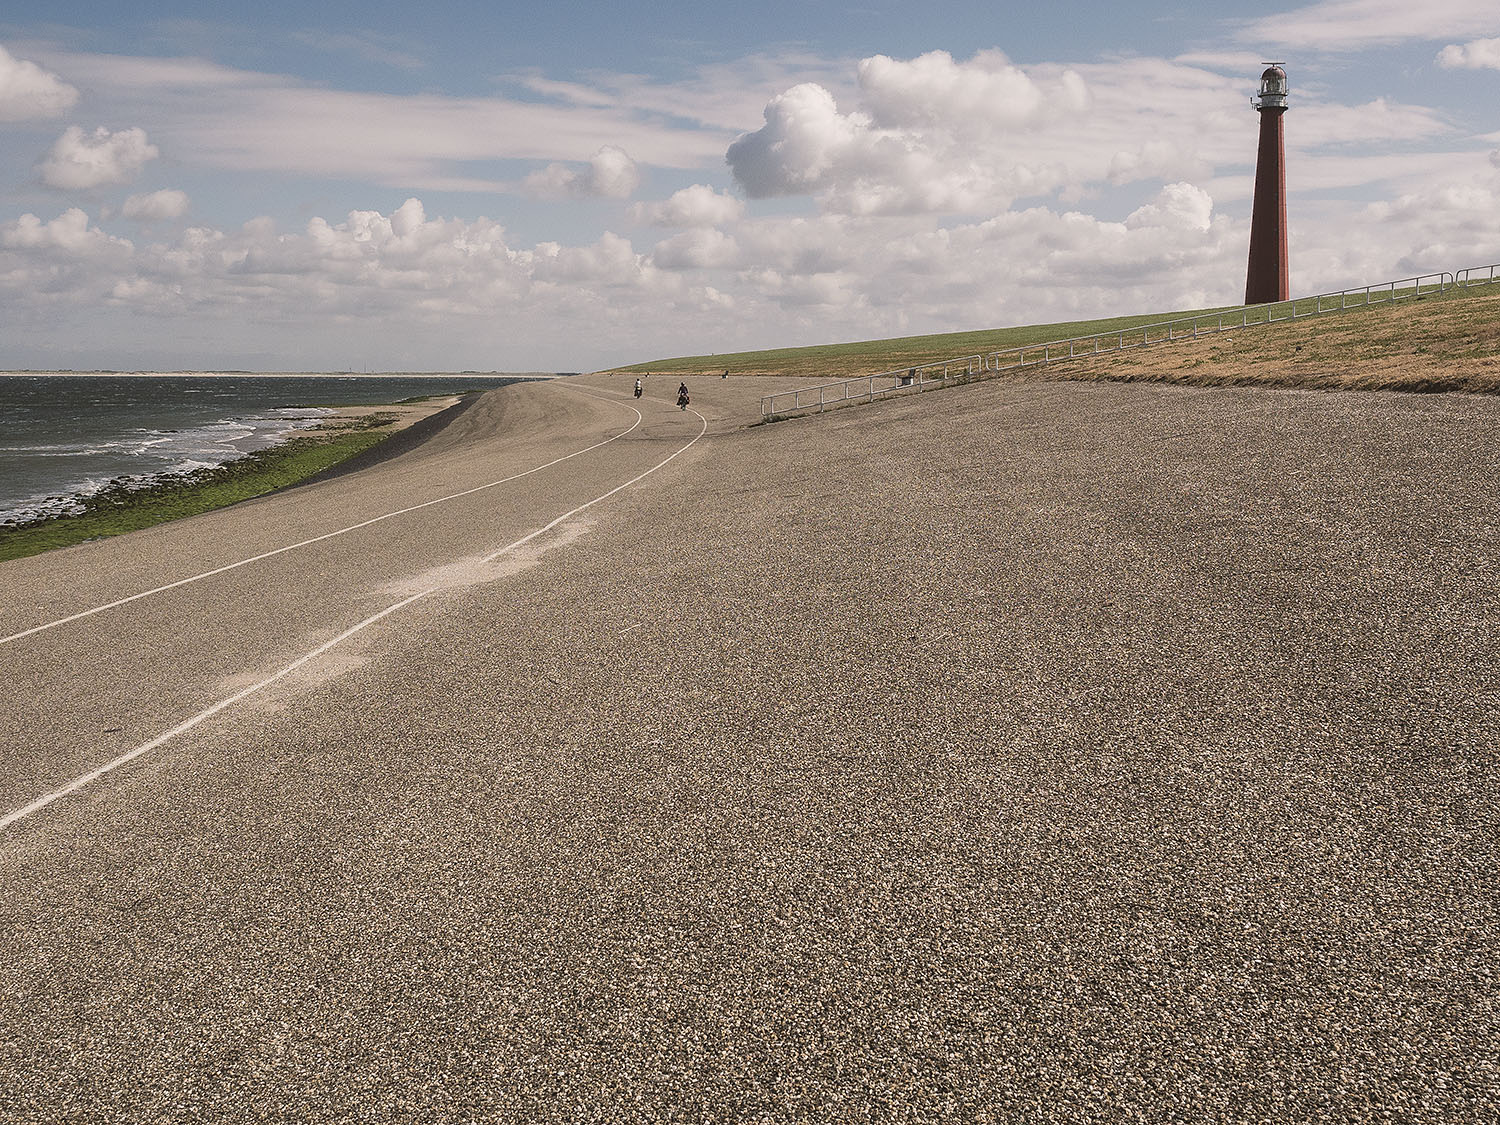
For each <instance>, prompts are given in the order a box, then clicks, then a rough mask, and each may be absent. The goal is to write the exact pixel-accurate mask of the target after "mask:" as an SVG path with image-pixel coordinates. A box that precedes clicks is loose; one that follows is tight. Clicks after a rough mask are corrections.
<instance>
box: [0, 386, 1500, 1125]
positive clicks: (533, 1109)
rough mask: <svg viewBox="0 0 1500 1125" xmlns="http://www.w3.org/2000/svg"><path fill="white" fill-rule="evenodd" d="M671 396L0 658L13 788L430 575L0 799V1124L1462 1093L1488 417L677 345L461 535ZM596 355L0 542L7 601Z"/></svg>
mask: <svg viewBox="0 0 1500 1125" xmlns="http://www.w3.org/2000/svg"><path fill="white" fill-rule="evenodd" d="M650 382H651V383H652V384H654V383H655V382H656V380H651V381H650ZM662 382H663V384H664V385H663V386H662V387H660V388H658V387H655V386H654V385H653V386H649V387H648V393H647V396H646V398H645V399H644V400H642V403H641V404H640V409H641V412H642V415H643V420H642V422H641V424H640V425H639V426H636V427H635V428H634V429H633V430H631V431H630V432H629V433H626V434H625V436H623V437H619V438H618V439H617V440H615V441H613V442H611V443H610V444H608V445H605V446H602V447H601V448H599V449H597V450H594V451H592V452H590V453H587V454H583V455H581V456H579V457H576V458H573V459H572V460H569V461H565V462H562V463H561V464H558V465H556V466H553V467H552V468H549V469H546V470H543V471H540V472H537V473H535V474H532V475H530V476H527V477H524V478H522V479H520V480H518V481H515V482H513V483H511V484H508V485H503V486H496V487H494V488H491V489H487V490H484V491H481V492H477V493H474V494H472V495H470V496H468V497H465V498H461V499H457V500H453V501H449V502H445V503H443V504H437V505H432V506H430V507H427V508H424V509H420V510H418V511H416V512H412V513H408V514H406V515H403V516H400V517H394V518H392V519H389V520H385V521H382V522H380V523H376V524H373V525H371V526H369V527H367V528H365V529H362V530H359V531H355V532H350V533H348V534H345V535H342V536H339V537H336V538H333V539H330V540H325V541H323V542H321V543H318V544H315V545H312V546H309V547H306V548H302V549H299V550H296V551H291V552H287V553H285V554H282V555H278V556H275V557H273V558H270V559H266V560H262V561H260V562H257V563H254V564H250V565H247V566H244V567H241V568H238V569H235V570H233V571H229V572H226V573H225V574H223V575H220V576H217V577H212V578H207V579H204V580H202V581H199V582H196V583H191V584H188V585H185V586H182V587H179V588H177V589H175V590H171V591H167V592H164V593H161V594H158V595H154V596H152V597H149V598H143V599H139V600H137V601H134V602H131V603H128V604H127V605H125V606H122V607H119V608H117V609H114V610H109V611H106V612H103V613H99V614H96V615H93V616H90V617H87V618H82V619H79V620H77V621H73V622H71V623H69V624H66V625H62V626H58V627H56V628H52V629H48V630H46V631H43V632H40V633H36V634H33V635H31V636H28V637H24V638H21V639H18V640H15V641H12V642H9V643H5V644H0V684H3V685H4V686H3V690H4V692H5V695H4V708H3V712H0V739H3V746H4V752H3V760H0V813H3V812H4V811H7V810H11V809H15V808H18V807H20V806H23V805H25V804H26V803H27V802H29V801H31V800H33V799H34V798H36V797H38V796H40V795H41V794H43V793H45V792H48V791H50V790H52V789H55V788H57V787H58V786H60V785H63V784H65V783H66V782H67V781H69V780H70V779H72V778H73V777H75V776H77V775H79V774H81V773H84V772H86V771H88V770H90V769H93V768H96V767H97V766H99V765H101V764H103V763H104V762H106V761H108V760H109V759H111V758H112V757H114V756H115V755H117V754H120V753H123V752H125V751H127V750H129V749H130V748H131V747H133V746H138V745H141V744H144V743H145V742H147V741H148V740H150V739H152V738H155V737H156V736H158V735H160V734H162V733H163V732H165V731H167V730H169V729H170V728H172V727H173V726H174V725H176V724H177V723H180V722H182V721H183V720H184V719H187V718H189V717H191V716H193V715H195V714H197V713H199V712H201V711H202V710H203V709H204V708H206V707H208V706H210V705H212V704H213V703H215V702H216V701H218V700H220V699H223V698H226V697H228V696H229V695H231V694H233V693H234V692H235V691H237V690H239V689H241V688H243V687H245V686H247V685H250V684H253V683H255V682H257V681H258V680H260V679H263V678H264V677H266V676H268V675H270V674H271V673H272V672H274V671H275V670H276V669H278V668H280V667H283V666H285V665H286V664H287V663H288V662H289V661H291V660H293V659H295V658H296V657H298V656H300V655H302V654H304V653H306V652H309V651H311V650H312V649H313V648H314V647H316V646H317V645H319V644H321V643H323V642H325V641H327V640H329V639H331V638H333V637H335V636H337V635H338V634H339V633H341V632H342V631H343V630H346V629H348V628H350V627H351V626H353V625H355V624H356V623H358V622H359V621H361V620H363V619H365V618H367V617H369V616H370V615H372V614H374V613H376V612H378V611H380V610H381V609H384V608H386V607H388V606H390V605H392V604H394V603H395V602H397V601H398V600H399V599H401V598H403V597H405V596H407V595H408V594H411V593H415V592H419V591H421V590H422V589H425V588H430V587H431V586H433V585H437V586H439V587H440V588H439V589H438V591H437V592H436V593H434V594H432V595H430V596H428V597H426V598H423V599H421V600H419V601H417V602H414V603H413V604H411V605H409V606H407V607H405V608H404V609H402V610H399V611H397V612H395V613H393V614H391V615H390V616H389V617H387V618H385V619H382V620H381V621H380V622H378V623H376V624H374V625H372V626H370V627H369V628H368V629H366V630H365V631H363V632H361V633H359V634H358V635H356V636H354V637H352V638H350V639H349V640H348V641H346V642H344V643H342V644H340V645H339V646H337V647H336V648H334V649H332V650H331V651H330V652H328V653H327V654H326V655H325V656H323V657H320V658H319V659H317V660H315V661H312V662H310V663H309V664H307V665H306V666H305V667H304V668H302V669H300V670H298V671H296V672H294V673H292V674H291V675H288V676H287V677H286V678H284V679H282V680H280V681H278V682H276V683H274V684H272V685H270V686H268V687H266V688H264V689H263V690H262V691H260V692H258V693H257V694H255V695H252V696H250V697H248V698H246V699H245V700H243V701H241V702H239V703H237V704H235V705H234V706H232V707H229V708H226V709H224V710H223V711H221V712H219V713H218V714H215V715H213V716H212V717H211V718H209V719H207V720H205V721H204V722H202V723H200V724H199V725H198V726H196V727H194V728H193V729H191V730H190V731H187V732H185V733H183V734H182V735H180V736H178V737H176V738H174V739H172V740H170V741H168V742H167V743H165V744H164V745H162V746H160V747H159V748H157V749H155V750H153V751H151V752H150V753H148V754H146V755H144V756H142V757H140V758H138V759H137V760H135V761H134V762H132V763H130V764H129V765H127V766H124V767H121V768H120V769H118V770H116V771H115V772H113V773H110V774H108V775H106V776H104V777H102V778H100V779H99V780H97V781H96V782H94V783H93V784H92V785H90V786H88V787H87V788H85V789H83V790H81V791H80V792H77V793H74V794H72V795H70V796H67V797H64V798H62V799H60V800H58V801H57V802H55V803H54V804H51V805H49V806H47V807H46V808H44V809H42V810H40V811H38V812H36V813H35V814H34V815H31V816H29V817H27V818H26V819H24V820H21V821H18V822H16V823H14V824H12V825H11V826H10V827H9V828H8V829H6V830H5V831H4V833H3V834H0V928H3V933H0V1120H4V1121H7V1122H11V1121H15V1122H22V1121H24V1122H58V1121H78V1122H116V1121H119V1122H189V1121H223V1122H237V1121H296V1122H342V1121H351V1122H398V1121H399V1122H468V1121H496V1122H531V1121H545V1122H617V1121H621V1122H624V1121H628V1122H673V1121H680V1122H698V1121H702V1122H710V1121H712V1122H783V1121H817V1122H845V1121H849V1122H929V1121H930V1122H948V1121H952V1122H1012V1121H1014V1122H1092V1121H1145V1122H1178V1121H1180V1122H1201V1121H1223V1122H1250V1121H1256V1122H1259V1121H1272V1122H1292V1121H1297V1122H1301V1121H1327V1122H1363V1121H1381V1122H1477V1121H1485V1120H1490V1121H1492V1120H1496V1119H1497V1117H1500V1057H1497V1042H1500V1035H1497V1032H1500V1028H1497V1023H1500V1010H1497V1005H1496V997H1497V984H1500V980H1497V953H1500V950H1497V941H1496V936H1497V916H1496V915H1497V906H1496V903H1497V893H1496V892H1497V890H1500V888H1497V875H1496V872H1497V866H1496V861H1497V856H1496V839H1497V816H1496V807H1495V792H1496V787H1495V781H1496V747H1497V745H1500V718H1497V716H1500V671H1497V669H1500V630H1497V625H1500V594H1497V581H1496V580H1497V577H1500V567H1497V554H1500V547H1497V536H1496V525H1497V522H1500V449H1497V442H1496V438H1497V435H1500V399H1496V398H1483V397H1466V396H1458V395H1431V396H1414V395H1413V396H1403V395H1394V394H1361V393H1344V394H1319V393H1298V392H1284V391H1266V390H1246V389H1212V390H1198V389H1184V388H1169V387H1147V386H1139V385H1134V386H1121V385H1112V384H1060V383H1044V382H1035V383H1031V382H1019V383H1007V382H999V381H996V382H989V383H984V384H981V385H978V386H974V387H969V388H961V389H956V390H953V391H946V392H939V393H936V394H929V395H924V396H922V397H921V398H919V399H904V400H900V401H893V402H888V403H883V404H879V405H876V406H871V407H858V408H854V409H849V410H841V411H838V412H836V413H832V414H829V415H825V416H822V417H811V418H803V419H797V420H793V421H787V422H781V423H776V424H774V425H769V426H753V427H752V426H748V425H747V423H748V422H750V421H753V420H754V419H755V418H756V417H758V410H757V404H756V399H757V397H758V395H759V394H760V393H762V392H763V391H764V390H766V389H769V387H768V384H767V383H764V382H758V381H754V380H734V379H731V380H728V381H721V380H701V381H692V383H693V397H694V402H693V407H694V409H695V410H700V411H702V413H703V415H704V416H705V417H706V418H707V420H708V422H709V423H710V425H709V430H708V433H707V435H706V436H705V437H704V438H703V439H702V440H701V441H699V442H698V443H697V444H696V445H693V446H692V447H691V448H689V449H688V451H687V452H686V453H684V454H683V455H682V456H680V457H679V458H678V459H677V460H674V461H672V462H671V463H669V464H667V465H665V466H664V467H663V468H661V469H660V470H659V471H658V472H656V473H654V474H653V475H651V476H649V477H647V478H645V479H644V480H642V481H640V482H639V483H638V484H636V485H633V486H631V487H630V488H627V489H625V490H623V491H621V492H619V493H618V494H616V495H615V496H613V497H611V498H609V499H608V500H606V501H603V502H601V503H600V504H597V505H595V506H594V507H592V508H590V509H588V510H587V511H586V512H584V513H583V514H581V515H580V516H578V517H577V518H576V519H574V520H571V521H569V522H567V523H565V524H564V525H563V526H562V527H559V528H558V529H556V530H555V531H554V532H552V533H550V534H549V536H548V537H546V538H544V539H542V540H538V541H536V542H534V543H532V544H530V545H529V546H528V547H527V548H525V549H524V550H523V551H521V552H513V553H512V554H510V555H507V556H504V557H502V558H500V559H498V560H496V561H495V562H494V563H493V564H484V563H481V562H479V561H477V560H478V559H480V558H482V557H483V556H484V555H485V554H487V553H488V552H491V551H494V550H498V549H499V548H500V547H502V546H504V545H505V544H507V543H510V542H512V541H514V540H515V539H517V538H519V537H521V536H522V535H525V534H527V533H528V532H529V531H531V530H535V529H536V528H538V527H541V526H543V525H544V524H546V523H547V522H549V521H550V520H552V519H554V518H555V517H557V516H559V515H561V514H563V513H565V512H567V511H569V510H570V509H572V508H574V507H575V506H577V505H580V504H582V503H584V502H585V501H587V500H589V499H592V498H593V497H596V496H599V495H600V494H602V493H604V492H605V491H607V490H608V489H610V488H613V487H614V486H616V485H618V484H620V483H623V482H624V481H626V480H628V479H630V478H631V477H633V476H635V475H636V474H638V473H640V472H643V471H645V470H646V469H647V468H649V467H650V466H651V465H653V464H656V463H658V462H660V461H661V460H662V459H663V458H665V457H666V456H668V455H669V454H670V453H672V452H673V451H674V450H676V449H680V448H682V446H683V445H685V444H686V443H687V442H688V441H689V440H691V438H692V437H693V435H694V434H695V433H696V432H697V431H698V429H699V428H700V426H701V423H700V422H699V421H698V418H697V417H696V416H695V415H693V414H690V413H686V412H680V411H677V410H676V409H674V408H673V407H672V406H671V404H670V399H669V397H668V395H669V392H670V391H675V387H669V386H667V385H665V384H666V383H667V382H668V381H667V380H662ZM673 382H675V380H673ZM629 385H630V384H629V383H628V382H625V381H622V380H618V379H617V380H609V379H606V378H603V377H589V378H583V379H577V380H573V379H570V380H563V381H557V382H554V383H549V384H530V385H523V386H517V387H509V388H505V389H503V390H500V391H496V392H492V393H490V394H489V395H487V396H485V398H484V399H482V400H481V401H480V402H479V403H478V404H477V405H476V406H474V407H473V408H471V409H469V410H467V411H465V412H464V413H463V414H462V415H460V416H459V417H458V418H456V420H454V421H453V422H452V423H451V424H450V425H448V426H447V427H446V428H444V429H443V430H442V431H441V432H440V433H438V434H437V435H435V436H434V437H433V438H432V439H431V440H430V441H428V442H427V443H425V444H423V445H421V446H420V447H418V448H416V449H412V450H409V451H407V452H406V453H403V454H401V455H400V456H398V457H395V458H393V459H390V460H388V461H386V462H384V463H381V464H378V465H374V466H371V467H369V468H367V469H365V470H362V471H360V472H356V473H353V474H350V475H348V476H345V477H342V478H340V479H337V480H330V481H326V482H322V483H320V484H315V485H310V486H308V487H306V488H302V489H297V490H295V491H293V492H290V493H287V494H284V495H280V496H274V497H268V498H265V499H262V500H258V501H254V502H251V503H247V504H243V505H239V506H236V507H233V508H229V509H225V510H222V511H219V512H215V513H210V514H208V515H206V516H202V517H197V518H194V519H190V520H184V521H180V522H178V523H174V524H169V525H165V526H163V527H159V528H154V529H151V530H149V531H145V532H140V533H136V534H132V535H130V536H125V537H122V538H119V539H115V540H107V541H102V542H97V543H90V544H84V545H82V546H80V547H77V548H70V549H68V550H65V551H59V552H53V553H51V554H48V555H44V556H38V557H36V558H34V559H23V560H18V561H16V562H14V563H8V564H4V565H3V566H0V582H3V589H4V603H5V604H4V613H3V617H0V634H9V633H14V632H16V631H19V630H21V629H25V628H30V627H32V626H34V625H37V624H40V623H44V622H46V621H48V620H52V619H56V618H59V617H62V616H65V615H67V614H70V613H74V612H79V611H81V610H82V609H85V608H87V607H89V606H91V605H96V604H100V603H101V602H105V601H109V600H112V599H113V598H119V597H123V596H126V595H127V594H129V593H131V592H133V591H136V590H142V589H148V588H153V587H155V586H159V585H162V584H164V583H165V582H168V581H172V580H174V579H175V578H176V577H181V576H186V575H190V574H193V573H197V572H200V571H203V570H206V569H209V568H210V567H213V566H219V565H224V564H226V563H227V562H231V561H234V560H235V559H238V558H244V557H248V556H250V555H253V554H256V553H258V552H261V551H266V550H270V549H274V547H275V546H277V545H280V544H283V543H288V542H293V541H295V540H298V539H301V538H307V537H309V536H313V535H318V534H322V533H324V532H326V531H329V530H332V529H335V528H340V527H344V526H348V525H350V524H353V523H355V522H357V521H359V520H363V519H368V518H372V517H373V516H375V515H378V514H380V513H381V512H384V511H390V510H393V509H396V508H400V507H405V506H408V505H410V504H413V503H418V502H421V501H423V500H425V499H429V498H434V497H439V496H443V495H447V494H451V493H453V492H456V491H458V490H461V489H464V488H471V487H477V486H478V485H481V484H484V483H486V482H489V481H494V480H497V479H499V478H502V477H504V476H506V475H508V474H510V473H515V472H520V471H523V470H525V469H527V468H530V467H533V466H536V465H539V464H542V463H544V462H546V461H548V460H550V459H551V458H554V457H557V456H561V455H562V454H565V453H568V452H572V451H574V450H577V449H581V448H584V447H586V446H588V445H590V444H592V443H594V442H596V441H602V440H605V439H607V438H609V437H610V436H613V435H617V434H621V433H624V432H625V431H626V429H627V427H629V426H631V425H632V424H633V423H634V422H635V417H634V414H633V410H634V404H633V400H631V399H630V397H629V394H628V388H629Z"/></svg>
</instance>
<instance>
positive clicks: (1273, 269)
mask: <svg viewBox="0 0 1500 1125" xmlns="http://www.w3.org/2000/svg"><path fill="white" fill-rule="evenodd" d="M1286 89H1287V86H1286V71H1284V70H1282V69H1281V64H1280V63H1272V64H1271V65H1270V66H1268V67H1266V71H1265V73H1264V74H1262V75H1261V76H1260V93H1259V94H1258V95H1257V96H1256V97H1254V98H1252V99H1251V101H1250V104H1251V105H1253V106H1254V107H1255V108H1256V109H1257V110H1258V111H1259V112H1260V151H1259V153H1258V154H1257V156H1256V158H1255V206H1254V211H1253V213H1252V214H1251V217H1250V267H1249V269H1248V270H1247V271H1246V274H1245V304H1247V305H1261V304H1265V303H1266V302H1268V301H1285V300H1286V299H1287V298H1288V297H1290V296H1291V295H1292V291H1291V271H1290V270H1289V268H1288V266H1287V256H1286V150H1285V145H1284V144H1283V140H1282V129H1281V119H1282V117H1283V115H1285V113H1286Z"/></svg>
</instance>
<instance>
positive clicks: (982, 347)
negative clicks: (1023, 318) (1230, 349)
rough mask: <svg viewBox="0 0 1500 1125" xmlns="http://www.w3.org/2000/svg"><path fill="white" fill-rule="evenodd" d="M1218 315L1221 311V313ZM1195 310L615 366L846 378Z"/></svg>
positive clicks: (656, 370)
mask: <svg viewBox="0 0 1500 1125" xmlns="http://www.w3.org/2000/svg"><path fill="white" fill-rule="evenodd" d="M1215 311H1217V310H1215ZM1194 315H1196V313H1195V312H1175V313H1152V314H1151V315H1149V316H1118V317H1110V318H1108V319H1104V320H1079V321H1068V322H1062V323H1057V324H1030V325H1022V326H1020V327H1016V328H993V329H985V330H983V331H979V332H945V333H942V334H940V335H936V336H901V337H898V338H896V339H891V340H864V341H858V342H853V343H846V344H820V345H815V346H813V347H805V348H776V349H773V350H770V351H760V352H733V353H727V354H724V355H693V356H682V357H680V358H677V359H657V360H652V361H651V362H650V363H637V364H635V365H633V366H631V367H615V368H611V370H613V371H618V372H620V373H622V374H641V373H644V372H647V371H650V372H652V373H653V374H656V373H660V374H663V375H718V374H721V373H722V372H724V371H725V370H728V372H729V373H730V374H731V375H785V376H793V377H799V378H814V379H816V378H828V379H843V378H846V377H850V376H854V375H868V374H871V373H873V372H877V371H893V370H895V369H897V368H900V367H911V366H913V365H914V364H919V363H931V362H933V361H935V360H941V359H954V358H956V357H958V356H963V355H978V354H981V353H986V352H994V351H1002V350H1004V349H1006V348H1017V347H1021V346H1022V345H1025V344H1040V343H1044V342H1046V341H1048V340H1063V339H1067V338H1068V337H1070V336H1086V335H1089V334H1090V333H1094V332H1118V331H1121V330H1122V329H1131V328H1137V327H1139V326H1141V325H1143V324H1155V323H1157V322H1158V321H1162V320H1172V319H1175V318H1177V317H1183V316H1194Z"/></svg>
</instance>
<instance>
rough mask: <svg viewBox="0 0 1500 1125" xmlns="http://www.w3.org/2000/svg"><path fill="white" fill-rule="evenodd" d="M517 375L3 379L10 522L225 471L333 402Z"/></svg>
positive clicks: (3, 502)
mask: <svg viewBox="0 0 1500 1125" xmlns="http://www.w3.org/2000/svg"><path fill="white" fill-rule="evenodd" d="M515 381H516V377H513V376H492V375H490V376H470V375H412V376H369V375H276V376H272V375H215V374H184V375H160V374H158V375H29V374H15V375H0V524H12V523H17V522H24V521H28V520H33V519H37V518H41V517H45V516H49V515H61V514H65V513H68V512H75V511H78V510H79V507H80V503H79V502H80V501H81V500H82V499H83V498H85V497H88V496H90V495H92V494H93V493H95V492H97V491H99V489H101V488H103V487H104V486H105V485H107V484H109V483H111V482H112V481H116V480H119V479H120V478H124V479H125V481H127V482H128V483H129V484H130V485H145V484H149V483H151V482H153V481H156V480H160V479H162V478H163V477H165V476H169V475H173V474H181V473H186V472H191V471H192V470H194V469H200V468H208V467H210V466H214V465H222V464H223V463H224V462H226V461H230V460H233V459H234V458H236V457H243V456H244V455H245V454H246V453H250V452H253V451H254V450H257V449H264V448H266V447H267V446H270V445H273V444H275V443H277V442H279V441H281V440H283V439H284V438H285V437H286V436H287V435H288V434H290V433H291V432H292V431H294V430H297V429H301V428H306V427H309V426H315V425H317V423H318V420H319V419H321V418H323V417H325V416H326V415H328V414H329V413H331V411H330V410H329V409H328V407H329V406H331V405H338V406H353V405H368V404H373V403H387V402H396V401H398V400H400V399H405V398H412V397H415V396H417V395H435V394H446V393H451V392H453V391H461V390H470V389H487V388H490V387H502V386H505V385H506V384H507V383H513V382H515Z"/></svg>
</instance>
